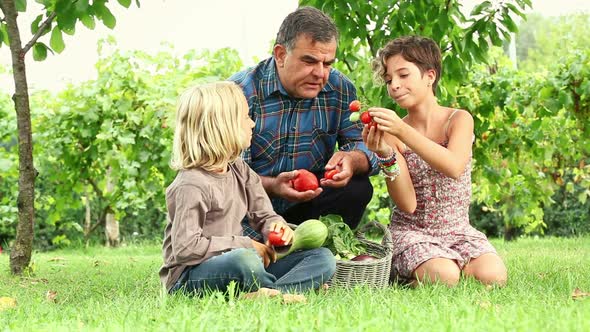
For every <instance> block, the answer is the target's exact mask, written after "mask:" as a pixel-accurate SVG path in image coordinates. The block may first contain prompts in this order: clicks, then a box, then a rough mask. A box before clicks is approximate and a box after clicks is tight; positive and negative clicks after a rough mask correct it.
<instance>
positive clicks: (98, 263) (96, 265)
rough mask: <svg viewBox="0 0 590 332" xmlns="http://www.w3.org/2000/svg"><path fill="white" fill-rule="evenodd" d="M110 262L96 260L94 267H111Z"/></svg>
mask: <svg viewBox="0 0 590 332" xmlns="http://www.w3.org/2000/svg"><path fill="white" fill-rule="evenodd" d="M109 264H110V263H109V262H105V261H101V260H95V261H94V262H93V263H92V265H94V267H99V266H101V265H109Z"/></svg>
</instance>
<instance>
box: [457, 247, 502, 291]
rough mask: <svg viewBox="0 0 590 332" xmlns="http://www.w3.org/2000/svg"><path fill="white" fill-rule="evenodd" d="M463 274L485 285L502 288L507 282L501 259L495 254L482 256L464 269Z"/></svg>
mask: <svg viewBox="0 0 590 332" xmlns="http://www.w3.org/2000/svg"><path fill="white" fill-rule="evenodd" d="M464 272H465V274H466V275H468V276H472V277H474V278H475V279H477V280H478V281H480V282H481V283H483V284H485V285H498V286H504V285H505V284H506V282H507V281H508V272H507V270H506V266H505V265H504V262H502V259H501V258H500V257H498V256H497V255H495V254H484V255H482V256H480V257H478V258H476V259H474V260H473V261H472V262H470V263H469V264H468V265H467V266H466V267H465V268H464Z"/></svg>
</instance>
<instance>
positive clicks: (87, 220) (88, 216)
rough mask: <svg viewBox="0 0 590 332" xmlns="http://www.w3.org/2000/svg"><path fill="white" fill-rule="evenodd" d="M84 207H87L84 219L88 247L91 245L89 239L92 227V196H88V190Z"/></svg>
mask: <svg viewBox="0 0 590 332" xmlns="http://www.w3.org/2000/svg"><path fill="white" fill-rule="evenodd" d="M84 206H85V207H86V215H85V218H84V239H86V246H87V247H88V244H89V242H90V241H89V237H90V231H91V227H92V219H91V217H92V214H91V210H90V195H88V190H86V194H85V195H84Z"/></svg>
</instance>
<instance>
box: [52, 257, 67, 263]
mask: <svg viewBox="0 0 590 332" xmlns="http://www.w3.org/2000/svg"><path fill="white" fill-rule="evenodd" d="M65 260H66V259H65V258H63V257H53V258H50V259H49V260H48V262H62V261H65Z"/></svg>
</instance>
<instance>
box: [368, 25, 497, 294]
mask: <svg viewBox="0 0 590 332" xmlns="http://www.w3.org/2000/svg"><path fill="white" fill-rule="evenodd" d="M373 69H374V71H375V74H376V75H375V76H376V77H378V78H380V79H382V80H384V81H385V84H386V85H387V91H388V93H389V95H390V96H391V98H393V99H394V101H395V102H396V103H397V104H398V105H399V106H400V107H402V108H404V109H406V110H407V111H408V115H407V116H406V117H404V118H403V119H401V118H399V117H398V116H397V114H396V113H395V112H394V111H392V110H389V109H385V108H370V109H369V114H370V115H371V117H372V118H373V121H374V122H375V123H376V124H377V126H369V125H365V128H364V130H363V140H364V141H365V143H366V144H367V146H368V147H369V149H371V150H372V151H374V152H375V153H376V154H377V155H378V157H379V159H380V162H381V163H380V164H381V169H382V174H384V176H385V178H386V184H387V189H388V191H389V194H390V196H391V198H392V199H393V201H394V202H395V204H396V206H397V208H396V209H395V211H394V212H393V214H392V220H391V223H390V229H391V232H392V236H393V242H394V254H393V255H394V256H393V265H392V277H394V278H401V279H406V280H408V281H410V282H411V283H412V284H413V285H416V284H418V283H420V282H433V281H439V282H442V283H444V284H447V285H450V286H451V285H455V284H457V282H458V281H459V277H460V275H461V273H463V275H465V276H473V277H475V278H476V279H477V280H480V281H481V282H483V283H484V284H499V285H504V284H505V283H506V279H507V276H506V268H505V266H504V263H503V262H502V260H501V259H500V257H499V256H498V255H497V253H496V250H495V249H494V247H493V246H492V245H491V244H490V243H489V242H488V240H487V238H486V236H485V235H484V234H483V233H481V232H479V231H477V230H476V229H475V228H473V227H472V226H471V225H470V224H469V214H468V211H469V204H470V200H471V145H472V142H473V138H474V136H473V118H472V117H471V115H470V114H469V113H468V112H467V111H464V110H458V109H453V108H449V107H444V106H440V105H439V104H438V102H437V99H436V97H435V91H436V86H437V84H438V81H439V79H440V75H441V54H440V49H439V48H438V46H437V45H436V43H435V42H434V41H432V40H431V39H428V38H423V37H418V36H412V37H402V38H397V39H395V40H393V41H391V42H389V43H388V44H387V45H385V47H383V48H382V49H381V50H380V51H379V53H378V56H377V58H376V59H375V60H374V62H373Z"/></svg>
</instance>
